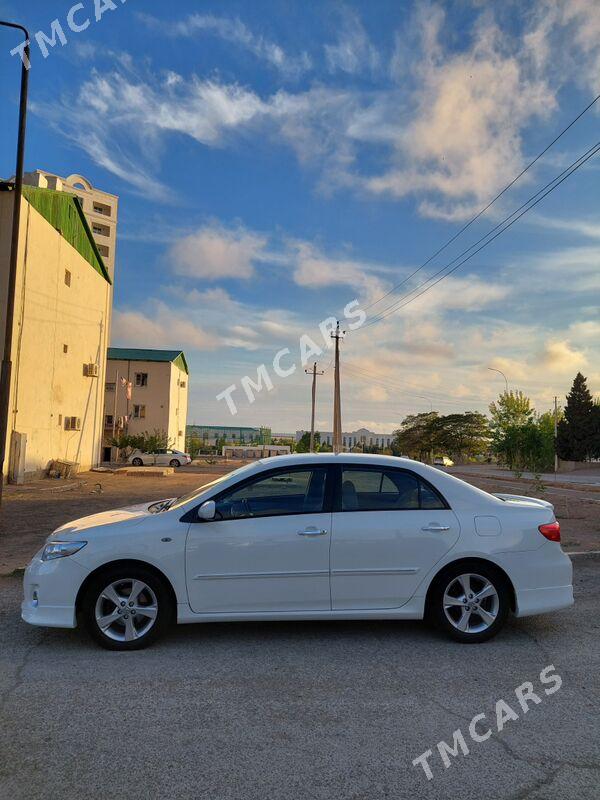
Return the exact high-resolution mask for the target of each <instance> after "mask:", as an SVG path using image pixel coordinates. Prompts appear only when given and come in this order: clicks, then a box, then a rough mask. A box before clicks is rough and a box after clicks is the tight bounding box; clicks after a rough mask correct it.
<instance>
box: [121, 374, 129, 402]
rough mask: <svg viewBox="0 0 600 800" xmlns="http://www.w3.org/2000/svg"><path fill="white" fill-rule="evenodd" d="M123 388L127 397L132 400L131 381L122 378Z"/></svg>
mask: <svg viewBox="0 0 600 800" xmlns="http://www.w3.org/2000/svg"><path fill="white" fill-rule="evenodd" d="M121 386H122V387H123V388H124V389H125V397H126V398H127V399H128V400H131V381H128V380H127V378H121Z"/></svg>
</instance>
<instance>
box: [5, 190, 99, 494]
mask: <svg viewBox="0 0 600 800" xmlns="http://www.w3.org/2000/svg"><path fill="white" fill-rule="evenodd" d="M13 204H14V190H13V187H12V185H10V184H7V183H1V184H0V320H1V324H0V348H3V347H4V335H5V319H6V302H7V284H8V273H9V263H10V256H11V231H12V217H13ZM111 295H112V286H111V283H110V276H109V274H108V270H107V268H106V266H105V264H104V261H103V259H102V256H101V255H100V254H99V252H98V248H97V247H96V243H95V241H94V239H93V237H92V233H91V231H90V229H89V226H88V224H87V222H86V219H85V217H84V215H83V214H82V211H81V207H80V206H79V204H78V203H77V202H76V201H75V200H74V198H73V197H72V196H71V195H69V194H66V193H63V192H55V191H51V190H49V189H38V188H34V187H31V186H24V187H23V197H22V199H21V217H20V230H19V248H18V256H17V274H16V291H15V305H14V324H13V330H12V332H11V335H12V362H13V368H12V375H11V381H10V408H9V419H8V432H7V441H6V453H7V462H8V463H7V469H8V476H9V480H10V481H11V482H15V483H21V482H22V481H23V480H25V479H26V478H28V477H33V476H36V475H38V474H42V473H43V472H44V471H45V470H47V469H48V467H49V466H50V464H51V462H56V461H62V462H71V463H73V464H77V465H78V467H79V469H81V470H85V469H89V468H90V467H92V466H96V465H97V464H98V463H99V461H100V448H101V445H102V427H103V426H102V410H103V401H104V374H105V369H106V347H107V344H108V322H109V318H110V301H111Z"/></svg>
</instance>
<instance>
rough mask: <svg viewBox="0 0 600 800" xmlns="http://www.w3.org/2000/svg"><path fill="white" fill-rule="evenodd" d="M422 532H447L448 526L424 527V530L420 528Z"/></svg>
mask: <svg viewBox="0 0 600 800" xmlns="http://www.w3.org/2000/svg"><path fill="white" fill-rule="evenodd" d="M421 530H422V531H436V532H439V531H449V530H450V525H433V524H432V525H426V526H425V527H424V528H421Z"/></svg>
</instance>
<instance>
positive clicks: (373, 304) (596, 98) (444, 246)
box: [363, 94, 600, 311]
mask: <svg viewBox="0 0 600 800" xmlns="http://www.w3.org/2000/svg"><path fill="white" fill-rule="evenodd" d="M598 100H600V94H598V95H596V97H594V99H593V100H592V101H591V102H590V103H588V105H587V106H586V107H585V108H584V109H583V110H582V111H580V113H579V114H578V115H577V116H576V117H575V118H574V119H573V120H571V122H570V123H569V124H568V125H567V126H566V127H565V128H563V129H562V131H560V133H559V134H558V135H557V136H555V138H554V139H553V140H552V141H551V142H550V144H548V145H546V147H545V148H544V149H543V150H542V151H541V152H540V153H538V154H537V156H536V157H535V158H534V159H533V160H532V161H530V162H529V163H528V164H527V165H526V166H525V167H524V168H523V169H522V170H521V172H519V174H518V175H517V176H516V177H514V178H513V179H512V180H511V181H510V183H508V184H507V185H506V186H505V187H504V189H502V190H501V191H500V192H498V194H497V195H496V196H495V197H494V198H492V199H491V200H490V201H489V203H488V204H487V205H486V206H484V207H483V208H482V209H481V210H480V211H478V212H477V214H475V216H474V217H473V218H472V219H470V220H469V222H467V223H466V224H465V225H463V227H462V228H461V229H460V230H459V231H458V232H457V233H455V234H454V235H453V236H451V237H450V239H448V241H447V242H445V244H443V245H442V246H441V247H440V248H439V249H438V250H436V251H435V253H433V255H431V256H429V258H428V259H427V260H426V261H424V262H423V263H422V264H421V265H420V266H419V267H417V269H415V270H414V271H413V272H411V274H410V275H408V276H407V277H406V278H404V279H403V280H402V281H400V283H397V284H396V285H395V286H392V288H391V289H389V290H388V291H387V292H386V293H385V294H383V295H381V297H379V298H378V299H377V300H373V302H371V303H369V305H368V306H365V307H364V308H363V310H364V311H368V310H369V309H370V308H372V307H373V306H375V305H377V304H378V303H380V302H381V301H382V300H385V298H386V297H389V295H390V294H392V293H393V292H395V291H396V290H397V289H399V288H400V287H401V286H403V285H404V284H405V283H407V282H408V281H409V280H411V278H413V277H414V276H415V275H416V274H417V273H418V272H420V271H421V270H422V269H424V268H425V267H426V266H427V265H428V264H430V263H431V262H432V261H433V259H434V258H436V257H437V256H439V255H440V253H443V252H444V250H446V249H447V248H448V247H449V246H450V245H451V244H452V243H453V242H455V241H456V239H458V237H459V236H461V235H462V234H463V233H464V232H465V231H466V230H467V229H468V228H470V227H471V225H473V223H475V222H476V221H477V220H478V219H479V218H480V217H481V216H483V214H485V212H486V211H488V210H489V209H490V208H491V207H492V206H493V205H494V203H495V202H496V201H497V200H499V199H500V198H501V197H502V195H504V194H505V193H506V192H507V191H508V190H509V189H510V188H512V187H513V186H514V185H515V183H516V182H517V181H518V180H519V179H520V178H522V177H523V175H525V173H526V172H527V171H528V170H530V169H531V167H533V165H534V164H536V163H537V162H538V161H539V160H540V158H542V156H544V155H545V154H546V153H547V152H548V150H550V148H551V147H553V146H554V145H555V144H556V142H558V140H559V139H561V138H562V137H563V136H564V135H565V133H567V131H568V130H570V129H571V128H572V127H573V125H575V123H577V122H578V121H579V120H580V119H581V117H583V115H584V114H586V113H587V112H588V111H589V110H590V108H592V106H593V105H594V104H595V103H597V102H598Z"/></svg>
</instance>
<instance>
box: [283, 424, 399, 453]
mask: <svg viewBox="0 0 600 800" xmlns="http://www.w3.org/2000/svg"><path fill="white" fill-rule="evenodd" d="M305 433H307V431H296V441H297V442H299V441H300V439H301V438H302V436H303V435H304V434H305ZM320 433H321V444H328V445H330V446H333V433H332V432H331V431H320ZM393 440H394V434H393V433H373V431H369V430H367V428H359V429H358V430H357V431H349V432H346V433H342V447H343V448H344V450H351V449H352V448H353V447H359V448H360V447H363V446H364V447H380V448H381V449H386V448H389V447H391V444H392V442H393Z"/></svg>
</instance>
